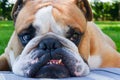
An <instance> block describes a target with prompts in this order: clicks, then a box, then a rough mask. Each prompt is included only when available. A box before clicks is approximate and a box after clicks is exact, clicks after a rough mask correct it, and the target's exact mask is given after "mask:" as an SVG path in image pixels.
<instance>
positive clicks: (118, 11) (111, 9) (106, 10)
mask: <svg viewBox="0 0 120 80" xmlns="http://www.w3.org/2000/svg"><path fill="white" fill-rule="evenodd" d="M90 4H91V7H92V10H93V14H94V19H95V20H97V21H98V20H102V21H103V20H112V21H113V20H114V21H116V20H120V2H118V1H114V2H104V3H103V2H101V1H94V2H91V3H90Z"/></svg>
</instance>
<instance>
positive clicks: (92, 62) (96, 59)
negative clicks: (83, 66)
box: [88, 55, 102, 69]
mask: <svg viewBox="0 0 120 80" xmlns="http://www.w3.org/2000/svg"><path fill="white" fill-rule="evenodd" d="M101 63H102V59H101V57H100V55H94V56H90V57H89V59H88V64H89V66H90V68H92V69H93V68H98V67H100V65H101Z"/></svg>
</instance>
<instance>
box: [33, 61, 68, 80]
mask: <svg viewBox="0 0 120 80" xmlns="http://www.w3.org/2000/svg"><path fill="white" fill-rule="evenodd" d="M35 77H38V78H65V77H70V72H69V70H68V69H67V68H66V66H65V64H64V63H63V62H62V59H60V60H50V61H48V62H47V64H45V65H44V66H43V67H41V68H40V70H39V72H37V74H36V76H35Z"/></svg>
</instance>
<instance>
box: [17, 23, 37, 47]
mask: <svg viewBox="0 0 120 80" xmlns="http://www.w3.org/2000/svg"><path fill="white" fill-rule="evenodd" d="M34 36H35V28H33V26H32V25H30V27H29V28H28V29H26V30H25V31H23V32H22V33H20V34H19V35H18V37H19V39H20V41H21V43H22V45H23V46H25V45H26V44H27V43H28V42H29V41H30V40H31V39H32V38H33V37H34Z"/></svg>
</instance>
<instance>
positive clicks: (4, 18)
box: [0, 0, 120, 53]
mask: <svg viewBox="0 0 120 80" xmlns="http://www.w3.org/2000/svg"><path fill="white" fill-rule="evenodd" d="M88 1H89V2H90V5H91V8H92V12H93V15H94V19H93V21H94V22H95V23H96V24H97V25H98V27H100V28H101V29H102V31H103V32H104V33H106V34H107V35H108V36H110V37H111V38H112V39H113V40H114V41H115V43H116V45H117V50H118V51H119V52H120V0H88ZM13 3H15V0H0V53H2V52H4V48H5V47H6V45H7V42H8V40H9V38H10V36H11V34H12V32H13V30H14V27H13V26H14V25H13V21H12V18H11V15H10V14H11V10H12V7H13Z"/></svg>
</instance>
